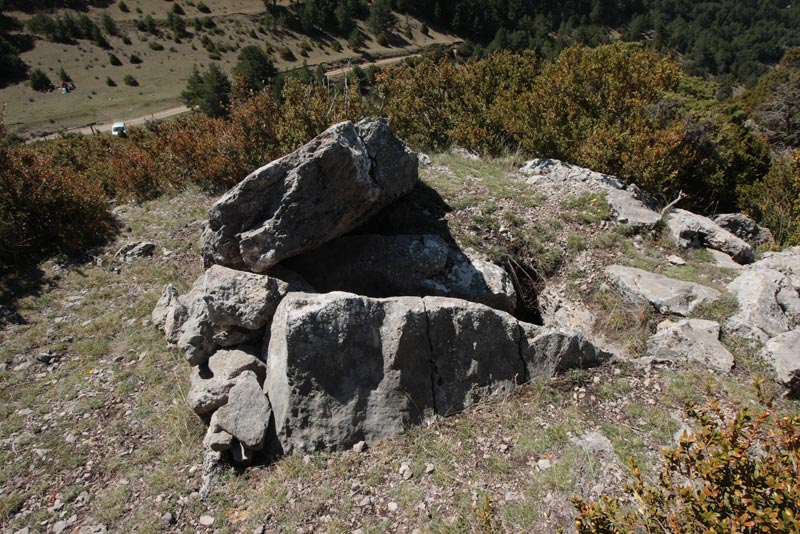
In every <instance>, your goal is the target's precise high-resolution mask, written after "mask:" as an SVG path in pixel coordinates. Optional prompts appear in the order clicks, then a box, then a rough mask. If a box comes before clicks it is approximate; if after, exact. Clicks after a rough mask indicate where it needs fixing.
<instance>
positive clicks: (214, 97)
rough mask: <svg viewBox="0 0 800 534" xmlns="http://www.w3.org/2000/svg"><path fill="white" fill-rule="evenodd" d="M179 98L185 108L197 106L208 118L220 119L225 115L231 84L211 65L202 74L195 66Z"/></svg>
mask: <svg viewBox="0 0 800 534" xmlns="http://www.w3.org/2000/svg"><path fill="white" fill-rule="evenodd" d="M181 98H183V101H184V102H185V103H186V105H187V106H189V107H194V106H197V107H198V108H199V109H200V111H202V112H203V113H205V114H206V115H208V116H210V117H221V116H223V115H225V114H227V108H228V104H229V103H230V98H231V82H230V80H228V77H227V76H226V75H225V73H224V72H222V70H221V69H220V68H219V67H217V66H216V65H215V64H213V63H212V64H211V65H209V67H208V69H207V70H205V71H202V72H201V71H199V70H198V69H197V66H195V67H194V68H193V69H192V74H191V75H190V76H189V79H188V80H187V82H186V89H185V90H184V91H183V92H181Z"/></svg>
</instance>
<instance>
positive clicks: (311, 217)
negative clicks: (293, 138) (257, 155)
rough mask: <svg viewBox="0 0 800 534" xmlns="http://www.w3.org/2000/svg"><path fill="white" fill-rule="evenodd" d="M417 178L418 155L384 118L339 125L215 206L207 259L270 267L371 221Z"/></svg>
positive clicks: (206, 238) (262, 268)
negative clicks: (371, 218)
mask: <svg viewBox="0 0 800 534" xmlns="http://www.w3.org/2000/svg"><path fill="white" fill-rule="evenodd" d="M417 176H418V168H417V156H416V154H415V153H414V152H412V151H411V150H409V149H408V148H407V147H406V145H405V144H404V143H403V142H402V141H400V140H399V139H398V138H397V137H395V135H394V133H393V132H392V129H391V127H390V126H389V123H388V122H387V121H386V120H385V119H365V120H363V121H361V122H359V123H358V124H357V125H354V124H353V123H351V122H343V123H340V124H337V125H335V126H332V127H331V128H329V129H328V130H326V131H325V132H323V133H322V134H320V135H319V136H318V137H316V138H315V139H314V140H312V141H311V142H310V143H308V144H306V145H305V146H303V147H302V148H300V149H298V150H297V151H295V152H293V153H292V154H289V155H288V156H285V157H283V158H281V159H279V160H276V161H274V162H272V163H270V164H268V165H266V166H265V167H262V168H260V169H258V170H257V171H255V172H254V173H252V174H251V175H250V176H248V177H247V178H245V179H244V180H243V181H242V182H240V183H239V184H238V185H236V186H235V187H234V188H233V189H231V190H230V191H228V192H227V193H226V194H225V195H224V196H223V197H222V198H221V199H220V200H218V201H217V202H216V203H215V204H214V205H213V206H212V208H211V210H210V214H209V226H208V228H207V230H206V231H205V232H204V234H203V238H202V253H203V259H204V261H205V263H206V265H211V264H221V265H227V266H232V267H242V266H244V267H247V268H249V269H251V270H253V271H255V272H264V271H266V270H267V269H268V268H270V267H271V266H273V265H276V264H277V263H278V262H280V261H281V260H283V259H285V258H289V257H291V256H295V255H297V254H299V253H301V252H304V251H307V250H312V249H315V248H317V247H319V246H320V245H322V244H324V243H326V242H328V241H330V240H331V239H334V238H336V237H339V236H341V235H343V234H345V233H347V232H349V231H350V230H352V229H354V228H356V227H357V226H360V225H361V224H363V223H365V222H366V221H367V220H369V218H370V217H371V216H373V215H374V214H376V213H377V212H378V211H379V210H380V209H381V208H383V207H385V206H387V205H389V204H390V203H391V202H392V201H394V200H396V199H397V198H399V197H400V196H402V195H403V194H404V193H406V192H408V191H409V190H410V189H411V188H412V187H413V186H414V184H415V183H416V182H417Z"/></svg>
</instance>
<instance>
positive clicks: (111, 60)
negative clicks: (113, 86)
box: [108, 54, 122, 67]
mask: <svg viewBox="0 0 800 534" xmlns="http://www.w3.org/2000/svg"><path fill="white" fill-rule="evenodd" d="M108 62H109V63H110V64H112V65H113V66H115V67H119V66H121V65H122V61H121V60H120V59H119V58H118V57H117V56H116V55H115V54H108Z"/></svg>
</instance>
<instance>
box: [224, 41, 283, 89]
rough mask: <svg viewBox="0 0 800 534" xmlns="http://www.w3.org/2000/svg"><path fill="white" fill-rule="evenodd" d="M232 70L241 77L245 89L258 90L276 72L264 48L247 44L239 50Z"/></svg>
mask: <svg viewBox="0 0 800 534" xmlns="http://www.w3.org/2000/svg"><path fill="white" fill-rule="evenodd" d="M233 72H234V73H235V74H238V75H239V76H240V77H241V80H242V84H243V87H244V89H245V90H247V91H252V92H258V91H261V90H262V89H263V88H264V87H266V86H267V85H268V84H269V83H270V81H271V80H272V78H274V77H275V76H276V75H277V74H278V69H276V68H275V64H274V63H273V62H272V59H271V58H270V57H269V55H268V54H267V53H266V52H264V50H262V49H261V48H259V47H257V46H255V45H248V46H245V47H244V48H242V50H241V52H239V57H238V61H237V63H236V65H235V66H234V67H233Z"/></svg>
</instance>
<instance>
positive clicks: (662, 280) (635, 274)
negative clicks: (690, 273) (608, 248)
mask: <svg viewBox="0 0 800 534" xmlns="http://www.w3.org/2000/svg"><path fill="white" fill-rule="evenodd" d="M605 274H606V277H607V278H608V281H609V282H610V283H611V284H612V285H613V286H614V287H615V288H617V290H618V291H619V292H620V293H622V295H623V296H624V297H626V298H627V299H629V300H632V301H637V302H649V303H650V304H651V305H652V306H653V307H654V308H656V309H657V310H658V311H659V313H674V314H677V315H683V316H687V315H689V314H690V313H692V311H694V309H695V308H697V307H698V306H699V305H701V304H705V303H707V302H713V301H715V300H716V299H718V298H719V296H720V292H719V291H717V290H716V289H713V288H710V287H707V286H704V285H701V284H695V283H693V282H684V281H682V280H675V279H674V278H669V277H668V276H664V275H662V274H656V273H651V272H649V271H644V270H642V269H637V268H635V267H625V266H622V265H611V266H610V267H607V268H606V270H605Z"/></svg>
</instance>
